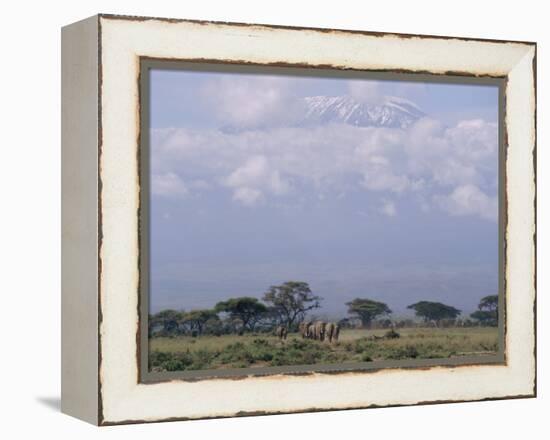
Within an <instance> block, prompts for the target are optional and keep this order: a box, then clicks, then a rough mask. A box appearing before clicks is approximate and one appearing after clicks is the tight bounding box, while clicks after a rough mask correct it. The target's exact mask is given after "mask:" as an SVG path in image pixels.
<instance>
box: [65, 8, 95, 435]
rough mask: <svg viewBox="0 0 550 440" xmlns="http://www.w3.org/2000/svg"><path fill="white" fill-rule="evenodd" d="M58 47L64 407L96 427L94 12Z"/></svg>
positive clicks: (68, 31) (71, 28)
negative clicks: (59, 52) (59, 70)
mask: <svg viewBox="0 0 550 440" xmlns="http://www.w3.org/2000/svg"><path fill="white" fill-rule="evenodd" d="M61 47H62V51H61V52H62V58H61V72H62V74H61V77H62V99H61V101H62V110H61V121H62V122H61V161H62V167H61V168H62V173H61V174H62V177H61V182H62V183H61V187H62V208H61V211H62V215H61V217H62V256H61V280H62V283H61V284H62V289H61V290H62V292H61V297H62V300H61V303H62V306H61V316H62V323H61V347H62V348H61V411H62V412H63V413H65V414H68V415H71V416H74V417H76V418H79V419H82V420H84V421H87V422H89V423H92V424H94V425H97V424H98V422H99V414H98V413H99V409H98V405H99V398H98V303H97V301H98V276H97V273H98V258H97V255H98V214H97V208H98V183H97V182H98V161H97V153H98V142H97V140H98V100H97V87H98V86H97V85H98V68H99V66H98V18H97V16H93V17H90V18H87V19H85V20H82V21H79V22H76V23H74V24H71V25H68V26H65V27H63V29H62V32H61Z"/></svg>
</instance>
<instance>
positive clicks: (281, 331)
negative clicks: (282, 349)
mask: <svg viewBox="0 0 550 440" xmlns="http://www.w3.org/2000/svg"><path fill="white" fill-rule="evenodd" d="M275 335H276V336H277V337H278V338H279V339H281V340H283V339H286V337H287V336H288V329H287V328H286V327H285V326H283V325H279V326H277V328H276V329H275Z"/></svg>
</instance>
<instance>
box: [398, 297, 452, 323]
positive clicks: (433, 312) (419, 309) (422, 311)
mask: <svg viewBox="0 0 550 440" xmlns="http://www.w3.org/2000/svg"><path fill="white" fill-rule="evenodd" d="M407 309H411V310H414V312H415V314H416V316H418V317H419V318H422V319H423V320H424V322H430V321H434V322H435V323H436V324H439V322H440V321H441V320H442V319H456V317H457V316H458V315H460V313H461V311H460V310H458V309H456V308H454V307H453V306H448V305H446V304H443V303H440V302H433V301H419V302H417V303H414V304H411V305H410V306H408V307H407Z"/></svg>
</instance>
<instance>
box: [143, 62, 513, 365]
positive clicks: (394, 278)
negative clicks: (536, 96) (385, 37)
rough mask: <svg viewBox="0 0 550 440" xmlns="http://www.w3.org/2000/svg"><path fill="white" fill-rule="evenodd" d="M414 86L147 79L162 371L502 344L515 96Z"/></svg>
mask: <svg viewBox="0 0 550 440" xmlns="http://www.w3.org/2000/svg"><path fill="white" fill-rule="evenodd" d="M289 70H290V69H289ZM403 78H404V79H399V77H398V76H396V75H394V76H392V77H391V78H390V79H386V78H385V77H383V76H378V77H372V76H371V77H368V76H365V75H362V76H361V75H345V74H342V73H341V74H340V75H328V74H327V75H320V74H317V75H315V74H314V73H309V74H303V73H300V74H298V73H296V74H292V72H289V71H286V70H285V71H284V73H277V72H274V71H273V69H272V70H271V71H261V70H258V69H256V70H254V69H250V70H246V69H241V70H239V71H237V70H233V71H224V70H223V69H219V68H217V69H214V68H212V69H206V68H205V69H185V68H179V69H174V68H162V66H159V67H158V68H153V69H152V70H150V72H149V74H148V77H147V78H145V80H146V81H148V108H147V111H148V119H147V123H148V139H147V142H148V145H147V146H148V170H149V174H148V186H147V188H145V195H146V197H147V215H148V228H147V230H146V233H147V234H148V236H147V245H148V271H149V272H148V273H149V275H148V277H149V283H148V286H147V292H146V294H147V299H148V316H147V331H148V340H147V341H146V343H147V350H148V371H150V372H152V373H165V372H193V371H212V372H213V374H215V372H219V371H223V370H230V369H231V370H232V369H242V370H243V371H260V370H261V369H264V368H270V367H292V366H295V367H297V366H302V367H303V366H306V367H308V368H310V369H311V370H315V368H316V367H318V366H326V365H329V366H330V365H339V366H342V365H344V366H346V365H348V366H353V365H357V366H368V365H378V364H379V363H381V364H380V365H384V364H383V362H387V361H399V362H402V363H403V365H406V364H407V362H410V361H414V360H433V362H435V363H437V362H438V361H443V360H447V361H448V360H460V359H461V358H466V357H469V358H471V357H475V359H479V361H480V362H482V361H483V359H492V357H493V356H495V355H497V354H498V353H501V352H502V349H503V347H502V338H501V335H502V333H501V331H502V329H501V326H502V323H501V319H499V318H501V315H502V313H499V312H501V311H499V304H502V297H501V295H499V291H500V290H501V267H500V261H501V256H500V246H499V243H500V231H501V229H500V222H501V220H502V219H501V218H500V217H501V216H499V209H500V206H501V202H500V200H501V198H500V197H499V194H500V186H499V180H500V179H499V177H500V171H499V170H500V167H499V161H500V154H499V145H500V141H499V139H500V137H499V130H500V129H501V127H500V124H499V93H500V92H499V87H498V86H497V85H494V84H486V83H479V84H478V83H475V82H472V81H469V82H461V81H458V80H455V81H442V80H439V81H436V80H434V79H426V80H415V79H413V78H410V76H409V77H403Z"/></svg>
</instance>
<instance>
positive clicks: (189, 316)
mask: <svg viewBox="0 0 550 440" xmlns="http://www.w3.org/2000/svg"><path fill="white" fill-rule="evenodd" d="M218 319H219V318H218V314H217V313H216V311H215V310H210V309H202V310H191V311H190V312H187V313H184V314H183V316H182V322H183V323H184V324H187V325H189V327H190V328H191V331H193V332H197V334H199V335H201V334H202V332H203V330H204V326H205V324H206V323H207V322H208V321H210V320H218Z"/></svg>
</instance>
